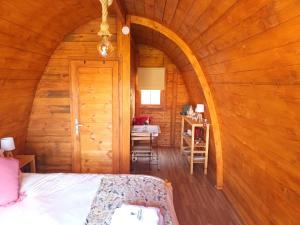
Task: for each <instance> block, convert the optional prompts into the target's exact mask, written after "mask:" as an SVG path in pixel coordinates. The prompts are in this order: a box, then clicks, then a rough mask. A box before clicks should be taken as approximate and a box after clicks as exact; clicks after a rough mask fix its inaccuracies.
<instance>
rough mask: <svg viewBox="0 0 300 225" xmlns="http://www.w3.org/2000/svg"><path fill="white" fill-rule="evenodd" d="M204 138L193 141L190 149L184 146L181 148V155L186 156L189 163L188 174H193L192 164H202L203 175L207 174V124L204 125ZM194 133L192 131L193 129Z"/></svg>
mask: <svg viewBox="0 0 300 225" xmlns="http://www.w3.org/2000/svg"><path fill="white" fill-rule="evenodd" d="M203 129H204V137H203V138H201V139H200V140H195V142H194V143H192V144H191V147H188V146H185V147H183V148H182V150H183V153H184V154H185V155H187V156H188V160H189V163H190V173H191V174H193V172H194V164H196V163H203V164H204V174H205V175H206V174H207V165H208V148H209V124H204V126H203ZM193 131H194V129H193Z"/></svg>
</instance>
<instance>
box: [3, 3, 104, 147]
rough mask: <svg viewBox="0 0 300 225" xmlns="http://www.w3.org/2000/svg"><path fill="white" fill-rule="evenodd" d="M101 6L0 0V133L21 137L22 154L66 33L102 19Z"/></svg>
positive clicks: (18, 144)
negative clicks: (44, 79)
mask: <svg viewBox="0 0 300 225" xmlns="http://www.w3.org/2000/svg"><path fill="white" fill-rule="evenodd" d="M83 2H84V4H83ZM98 10H100V4H98V6H97V4H96V1H94V0H89V1H77V2H76V4H74V3H72V2H71V1H49V0H43V1H41V0H38V1H27V0H25V1H19V0H8V1H2V0H1V1H0V28H1V32H0V87H1V95H0V96H1V97H0V98H1V100H0V109H1V112H0V121H1V124H0V137H5V136H13V137H15V141H16V148H17V150H16V153H18V152H19V153H21V152H24V147H25V139H26V132H27V127H28V121H29V115H30V111H31V107H32V102H33V98H34V92H35V88H36V86H37V84H38V82H39V79H40V77H41V74H42V73H43V71H44V68H45V66H46V65H47V62H48V59H49V57H50V56H51V54H52V52H53V51H54V50H55V48H56V46H57V45H58V44H59V43H60V41H61V40H62V38H63V37H64V35H65V34H67V33H69V32H70V31H72V30H73V29H74V28H76V27H78V26H79V25H81V24H83V23H85V22H86V21H89V20H91V19H92V18H96V17H99V11H98ZM66 15H69V16H66ZM33 18H36V19H33Z"/></svg>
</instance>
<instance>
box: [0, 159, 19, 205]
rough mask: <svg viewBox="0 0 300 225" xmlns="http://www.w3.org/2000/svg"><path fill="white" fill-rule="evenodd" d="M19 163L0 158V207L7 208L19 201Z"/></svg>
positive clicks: (14, 160)
mask: <svg viewBox="0 0 300 225" xmlns="http://www.w3.org/2000/svg"><path fill="white" fill-rule="evenodd" d="M19 175H20V169H19V161H18V160H16V159H13V158H4V157H0V206H8V205H10V204H12V203H14V202H16V201H18V199H19V189H20V185H19Z"/></svg>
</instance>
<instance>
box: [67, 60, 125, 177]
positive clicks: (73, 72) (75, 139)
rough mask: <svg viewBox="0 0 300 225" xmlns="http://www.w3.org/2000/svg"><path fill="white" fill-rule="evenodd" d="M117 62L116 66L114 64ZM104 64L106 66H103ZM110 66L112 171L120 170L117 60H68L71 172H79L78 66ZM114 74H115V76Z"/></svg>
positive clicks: (118, 74) (118, 76)
mask: <svg viewBox="0 0 300 225" xmlns="http://www.w3.org/2000/svg"><path fill="white" fill-rule="evenodd" d="M116 64H117V66H116ZM103 65H106V66H103ZM82 66H90V67H99V68H101V67H110V68H113V95H112V99H113V101H112V109H113V112H112V113H113V114H112V161H113V162H112V164H113V168H112V169H113V172H114V173H118V172H119V171H120V133H119V125H120V120H119V118H120V110H119V109H120V102H119V97H120V93H119V80H120V73H119V61H118V60H105V61H99V60H70V63H69V74H70V109H71V136H72V147H73V148H72V172H75V173H80V172H81V149H80V132H79V134H76V131H75V129H76V127H75V120H76V119H78V120H79V90H78V77H77V71H78V68H79V67H82ZM114 74H117V75H116V76H115V75H114Z"/></svg>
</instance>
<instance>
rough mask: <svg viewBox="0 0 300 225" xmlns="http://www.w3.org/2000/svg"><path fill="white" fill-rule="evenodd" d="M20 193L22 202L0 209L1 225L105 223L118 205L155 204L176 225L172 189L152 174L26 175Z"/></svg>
mask: <svg viewBox="0 0 300 225" xmlns="http://www.w3.org/2000/svg"><path fill="white" fill-rule="evenodd" d="M21 192H23V193H24V194H25V196H24V198H23V199H22V200H21V201H20V202H17V203H16V204H14V205H11V206H8V207H0V221H1V222H0V223H1V225H19V224H26V225H40V224H43V225H77V224H78V225H83V224H85V225H96V224H97V225H109V224H110V221H111V217H112V214H113V212H114V210H115V209H116V208H118V207H120V205H121V204H122V203H128V204H139V205H144V206H154V207H158V208H160V210H161V213H162V215H163V217H164V224H165V225H179V224H178V220H177V217H176V214H175V210H174V206H173V199H172V188H171V186H170V185H167V183H165V182H164V181H163V180H161V179H159V178H156V177H151V176H144V175H99V174H98V175H96V174H65V173H53V174H30V173H29V174H26V173H24V174H22V176H21ZM124 225H125V224H124Z"/></svg>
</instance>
